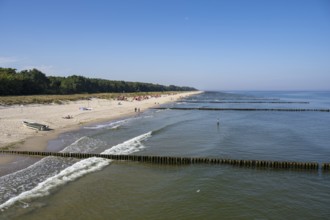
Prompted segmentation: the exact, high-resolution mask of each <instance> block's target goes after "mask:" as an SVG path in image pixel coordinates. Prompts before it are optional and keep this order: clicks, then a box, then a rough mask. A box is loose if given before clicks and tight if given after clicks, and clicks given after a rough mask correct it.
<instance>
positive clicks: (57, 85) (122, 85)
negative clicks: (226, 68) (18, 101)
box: [0, 67, 196, 96]
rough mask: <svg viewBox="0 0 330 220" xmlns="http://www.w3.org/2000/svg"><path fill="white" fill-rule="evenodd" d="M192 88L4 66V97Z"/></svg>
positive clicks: (0, 85) (0, 79) (0, 88)
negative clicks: (63, 75)
mask: <svg viewBox="0 0 330 220" xmlns="http://www.w3.org/2000/svg"><path fill="white" fill-rule="evenodd" d="M194 90H196V89H195V88H192V87H182V86H174V85H170V86H164V85H159V84H152V83H143V82H126V81H114V80H105V79H95V78H86V77H83V76H77V75H72V76H68V77H58V76H49V77H47V76H46V75H45V74H44V73H42V72H41V71H39V70H37V69H32V70H22V71H20V72H18V71H16V69H13V68H2V67H0V95H1V96H9V95H46V94H81V93H106V92H118V93H121V92H160V91H194Z"/></svg>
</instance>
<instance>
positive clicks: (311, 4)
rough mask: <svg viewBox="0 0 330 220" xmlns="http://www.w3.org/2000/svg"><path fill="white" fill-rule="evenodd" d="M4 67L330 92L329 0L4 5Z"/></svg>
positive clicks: (206, 86) (0, 53) (208, 86)
mask: <svg viewBox="0 0 330 220" xmlns="http://www.w3.org/2000/svg"><path fill="white" fill-rule="evenodd" d="M0 67H10V68H15V69H17V70H19V71H20V70H23V69H32V68H37V69H39V70H40V71H42V72H44V73H45V74H46V75H48V76H50V75H52V76H69V75H74V74H75V75H82V76H85V77H89V78H103V79H109V80H125V81H134V82H135V81H138V82H149V83H157V84H162V85H171V84H172V85H178V86H192V87H195V88H197V89H200V90H221V91H225V90H330V0H28V1H27V0H0Z"/></svg>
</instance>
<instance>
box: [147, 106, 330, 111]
mask: <svg viewBox="0 0 330 220" xmlns="http://www.w3.org/2000/svg"><path fill="white" fill-rule="evenodd" d="M153 109H160V110H164V109H171V110H201V111H280V112H330V109H309V108H307V109H298V108H206V107H203V108H177V107H171V108H166V107H156V108H153Z"/></svg>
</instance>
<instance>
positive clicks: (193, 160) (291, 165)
mask: <svg viewBox="0 0 330 220" xmlns="http://www.w3.org/2000/svg"><path fill="white" fill-rule="evenodd" d="M0 153H1V154H15V155H29V156H55V157H73V158H79V159H84V158H90V157H101V158H106V159H112V160H124V161H137V162H144V163H155V164H166V165H189V164H213V165H217V164H218V165H221V164H224V165H233V166H239V167H252V168H258V167H260V168H274V169H300V170H319V169H322V170H323V171H330V163H322V164H319V163H316V162H290V161H289V162H288V161H266V160H235V159H224V158H200V157H170V156H141V155H110V154H92V153H63V152H39V151H9V150H1V151H0Z"/></svg>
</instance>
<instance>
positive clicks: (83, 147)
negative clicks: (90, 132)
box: [61, 136, 106, 153]
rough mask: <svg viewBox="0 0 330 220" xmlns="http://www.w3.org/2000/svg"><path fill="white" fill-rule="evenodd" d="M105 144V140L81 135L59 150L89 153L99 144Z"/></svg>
mask: <svg viewBox="0 0 330 220" xmlns="http://www.w3.org/2000/svg"><path fill="white" fill-rule="evenodd" d="M104 144H106V143H105V142H103V141H101V140H98V139H95V138H91V137H87V136H83V137H81V138H79V139H78V140H76V141H75V142H73V143H72V144H70V145H69V146H67V147H66V148H64V149H63V150H62V151H61V152H71V153H89V152H92V151H93V150H95V149H97V148H98V147H99V146H101V145H104Z"/></svg>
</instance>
